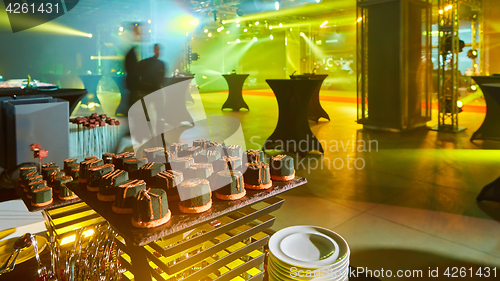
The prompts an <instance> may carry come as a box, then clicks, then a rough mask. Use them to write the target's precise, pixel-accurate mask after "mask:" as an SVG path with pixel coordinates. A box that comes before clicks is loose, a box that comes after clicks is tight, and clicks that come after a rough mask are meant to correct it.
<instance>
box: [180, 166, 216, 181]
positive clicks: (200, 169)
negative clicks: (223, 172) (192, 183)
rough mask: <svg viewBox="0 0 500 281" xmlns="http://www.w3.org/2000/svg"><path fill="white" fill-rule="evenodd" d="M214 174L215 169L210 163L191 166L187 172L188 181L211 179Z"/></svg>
mask: <svg viewBox="0 0 500 281" xmlns="http://www.w3.org/2000/svg"><path fill="white" fill-rule="evenodd" d="M213 173H214V168H213V166H212V164H210V163H195V164H191V165H190V166H189V167H188V169H187V172H186V174H187V175H186V176H187V177H186V178H187V179H195V178H199V179H209V178H210V177H211V176H212V174H213Z"/></svg>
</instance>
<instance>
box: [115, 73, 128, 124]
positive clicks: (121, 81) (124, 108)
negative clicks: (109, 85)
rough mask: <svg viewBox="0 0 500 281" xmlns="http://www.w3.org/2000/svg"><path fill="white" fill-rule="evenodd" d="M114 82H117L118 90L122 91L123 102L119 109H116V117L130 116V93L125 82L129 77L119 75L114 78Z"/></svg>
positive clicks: (121, 101)
mask: <svg viewBox="0 0 500 281" xmlns="http://www.w3.org/2000/svg"><path fill="white" fill-rule="evenodd" d="M111 78H113V81H115V83H116V86H118V90H119V91H120V95H121V100H120V104H119V105H118V108H117V109H116V112H115V116H119V115H118V114H120V115H121V116H127V114H128V109H129V107H130V106H129V104H128V102H129V95H130V91H129V90H128V88H127V85H126V84H125V80H126V78H127V76H125V75H117V76H112V77H111Z"/></svg>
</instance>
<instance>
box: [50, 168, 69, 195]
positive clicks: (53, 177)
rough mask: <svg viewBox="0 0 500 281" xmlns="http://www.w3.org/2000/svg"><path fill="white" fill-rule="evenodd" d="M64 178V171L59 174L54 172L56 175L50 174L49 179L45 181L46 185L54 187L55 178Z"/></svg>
mask: <svg viewBox="0 0 500 281" xmlns="http://www.w3.org/2000/svg"><path fill="white" fill-rule="evenodd" d="M64 176H66V173H65V172H64V171H59V172H56V173H52V174H50V176H49V179H48V180H47V184H48V185H49V186H51V187H53V186H54V180H55V179H56V178H59V177H64ZM54 191H55V192H59V190H54Z"/></svg>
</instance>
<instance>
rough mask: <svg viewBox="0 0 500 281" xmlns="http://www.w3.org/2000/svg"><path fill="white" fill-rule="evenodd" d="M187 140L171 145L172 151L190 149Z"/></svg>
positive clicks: (177, 151)
mask: <svg viewBox="0 0 500 281" xmlns="http://www.w3.org/2000/svg"><path fill="white" fill-rule="evenodd" d="M188 147H189V146H188V143H187V142H176V143H173V144H171V145H170V151H172V152H175V153H177V154H179V152H180V151H184V150H187V149H188Z"/></svg>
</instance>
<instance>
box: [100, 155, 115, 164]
mask: <svg viewBox="0 0 500 281" xmlns="http://www.w3.org/2000/svg"><path fill="white" fill-rule="evenodd" d="M114 156H115V154H114V153H111V152H106V153H103V154H102V160H103V161H104V164H112V163H113V157H114Z"/></svg>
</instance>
